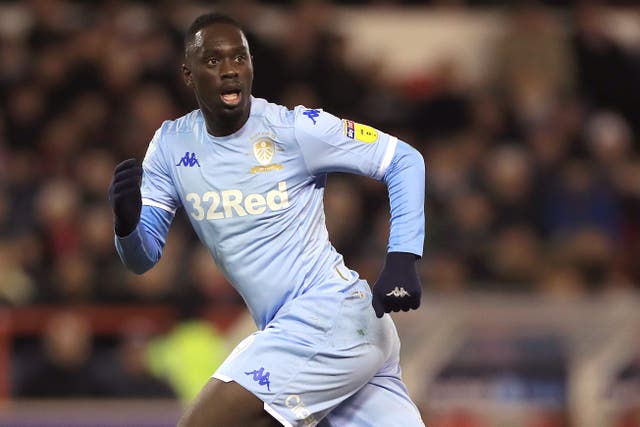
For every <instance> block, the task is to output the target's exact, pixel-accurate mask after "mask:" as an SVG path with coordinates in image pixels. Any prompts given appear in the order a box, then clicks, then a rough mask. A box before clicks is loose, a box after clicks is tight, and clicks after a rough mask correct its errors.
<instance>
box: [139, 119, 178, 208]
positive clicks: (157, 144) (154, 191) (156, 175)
mask: <svg viewBox="0 0 640 427" xmlns="http://www.w3.org/2000/svg"><path fill="white" fill-rule="evenodd" d="M162 129H163V128H162V127H161V128H160V129H158V130H157V131H156V133H155V134H154V135H153V138H152V139H151V142H150V143H149V148H147V153H146V154H145V157H144V161H143V162H142V185H141V188H140V191H141V193H142V204H143V205H145V206H154V207H157V208H160V209H163V210H165V211H167V212H170V213H171V214H172V215H173V214H175V212H176V210H177V209H178V208H179V207H180V198H179V197H178V194H177V192H176V187H175V185H174V183H173V178H172V177H171V174H170V173H169V169H168V167H167V163H166V161H165V158H164V156H163V150H162V146H161V140H162V136H163V135H162Z"/></svg>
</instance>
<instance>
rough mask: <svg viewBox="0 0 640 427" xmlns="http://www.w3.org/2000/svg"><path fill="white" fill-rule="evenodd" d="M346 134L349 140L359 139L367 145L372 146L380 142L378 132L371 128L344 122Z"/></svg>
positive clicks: (347, 121) (352, 122) (348, 121)
mask: <svg viewBox="0 0 640 427" xmlns="http://www.w3.org/2000/svg"><path fill="white" fill-rule="evenodd" d="M342 125H343V130H344V134H345V136H346V137H347V138H351V139H357V140H358V141H361V142H364V143H365V144H372V143H374V142H376V141H377V140H378V131H377V130H376V129H374V128H372V127H371V126H367V125H363V124H360V123H356V122H354V121H351V120H342Z"/></svg>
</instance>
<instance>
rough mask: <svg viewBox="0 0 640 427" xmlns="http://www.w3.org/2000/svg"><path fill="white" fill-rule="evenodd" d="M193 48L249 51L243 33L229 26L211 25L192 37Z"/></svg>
mask: <svg viewBox="0 0 640 427" xmlns="http://www.w3.org/2000/svg"><path fill="white" fill-rule="evenodd" d="M193 46H194V47H195V48H196V49H198V48H203V47H209V48H213V47H217V46H219V47H222V46H230V47H245V48H247V49H249V43H248V42H247V39H246V37H245V36H244V33H243V32H242V31H241V30H240V29H239V28H237V27H235V26H233V25H229V24H213V25H209V26H207V27H204V28H202V29H200V30H198V31H197V32H196V33H195V34H194V36H193Z"/></svg>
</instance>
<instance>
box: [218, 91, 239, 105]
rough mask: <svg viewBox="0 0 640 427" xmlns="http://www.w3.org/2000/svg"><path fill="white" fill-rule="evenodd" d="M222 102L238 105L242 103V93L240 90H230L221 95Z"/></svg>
mask: <svg viewBox="0 0 640 427" xmlns="http://www.w3.org/2000/svg"><path fill="white" fill-rule="evenodd" d="M220 99H222V102H223V103H225V104H226V105H229V106H236V105H238V104H240V101H241V99H242V93H241V92H240V91H239V90H230V91H226V92H224V93H222V94H221V95H220Z"/></svg>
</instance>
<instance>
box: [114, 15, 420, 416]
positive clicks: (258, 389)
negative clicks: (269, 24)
mask: <svg viewBox="0 0 640 427" xmlns="http://www.w3.org/2000/svg"><path fill="white" fill-rule="evenodd" d="M182 72H183V75H184V80H185V82H186V84H187V85H188V86H189V87H190V88H192V89H193V91H194V93H195V97H196V99H197V102H198V105H199V109H197V110H195V111H193V112H191V113H189V114H187V115H185V116H183V117H180V118H179V119H177V120H173V121H166V122H164V123H163V124H162V126H161V127H160V129H158V131H157V132H156V133H155V135H154V137H153V139H152V140H151V142H150V144H149V148H148V150H147V153H146V156H145V158H144V161H143V163H142V166H139V165H138V164H137V161H136V160H135V159H129V160H125V161H123V162H122V163H120V164H119V165H117V166H116V168H115V171H114V175H113V180H112V183H111V186H110V189H109V193H110V200H111V203H112V206H113V211H114V225H115V233H116V238H115V242H116V248H117V251H118V253H119V255H120V257H121V259H122V261H123V263H124V264H125V265H126V266H127V267H128V268H129V269H131V270H132V271H134V272H136V273H140V274H141V273H143V272H144V271H146V270H148V269H149V268H151V267H152V266H153V265H154V264H155V263H156V262H157V261H158V260H159V258H160V255H161V252H162V248H163V246H164V243H165V238H166V235H167V232H168V229H169V226H170V224H171V222H172V219H173V217H174V215H175V212H176V210H177V209H178V208H180V207H182V208H184V210H185V212H186V214H187V215H188V217H189V220H190V221H191V224H192V225H193V228H194V229H195V231H196V233H197V235H198V237H199V238H200V240H201V241H202V243H203V244H205V245H206V246H207V247H208V248H209V250H210V252H211V255H212V257H213V258H214V260H215V262H216V263H217V264H218V265H219V267H220V268H221V269H222V270H223V271H224V273H225V275H226V277H227V278H228V279H229V281H230V282H231V284H232V285H233V286H234V287H235V289H236V290H237V291H238V292H239V293H240V295H242V297H243V299H244V301H245V302H246V304H247V307H248V308H249V311H250V312H251V315H252V316H253V318H254V320H255V322H256V325H257V327H258V331H257V332H255V333H253V334H252V335H250V336H249V337H247V338H246V339H245V340H243V341H242V342H241V343H240V344H239V345H238V346H237V347H236V348H235V349H234V350H233V352H232V353H231V354H230V355H229V357H228V358H227V359H226V360H225V362H224V363H223V364H222V365H221V366H220V367H219V368H218V370H217V371H216V372H215V373H214V374H213V377H212V378H211V379H210V380H209V381H208V382H207V383H206V385H205V386H204V387H203V389H202V391H201V392H200V394H199V395H198V397H197V398H196V399H195V401H194V402H193V403H192V404H191V406H190V407H189V408H188V409H187V410H186V411H185V414H184V415H183V416H182V419H181V420H180V423H179V425H180V426H224V427H229V426H242V427H246V426H270V425H284V426H315V425H320V426H340V427H343V426H377V427H385V426H402V427H413V426H422V425H424V424H423V423H422V420H421V418H420V415H419V413H418V410H417V409H416V406H415V405H414V404H413V402H412V401H411V399H410V398H409V396H408V393H407V389H406V387H405V386H404V384H403V382H402V379H401V375H400V367H399V350H400V343H399V340H398V335H397V333H396V329H395V326H394V324H393V321H392V319H391V317H390V316H389V315H387V314H385V313H388V312H391V311H399V310H404V311H407V310H410V309H415V308H417V307H418V306H419V304H420V295H421V285H420V282H419V279H418V277H417V273H416V267H415V262H416V260H417V259H419V258H420V256H421V255H422V246H423V239H424V206H423V205H424V162H423V159H422V157H421V155H420V154H419V153H418V152H417V151H416V150H414V149H413V148H411V147H410V146H409V145H407V144H405V143H404V142H401V141H398V139H397V138H395V137H393V136H390V135H387V134H385V133H383V132H381V131H378V130H376V129H373V128H371V127H369V126H365V125H362V124H359V123H354V122H353V121H351V120H341V119H339V118H337V117H335V116H333V115H331V114H329V113H327V112H324V111H322V110H319V109H310V108H305V107H301V106H299V107H296V108H295V109H293V110H289V109H287V108H286V107H283V106H280V105H275V104H271V103H268V102H267V101H265V100H264V99H259V98H254V97H253V96H252V95H251V85H252V79H253V66H252V61H251V55H250V53H249V46H248V43H247V40H246V38H245V35H244V33H243V31H242V29H241V28H240V26H239V25H238V24H237V23H236V21H234V20H233V19H232V18H230V17H228V16H226V15H219V14H207V15H202V16H200V17H198V18H197V19H196V20H195V21H194V22H193V24H192V25H191V26H190V27H189V29H188V31H187V34H186V36H185V63H184V65H183V66H182ZM334 171H339V172H351V173H356V174H361V175H367V176H370V177H372V178H374V179H377V180H380V181H383V182H384V183H385V184H386V185H387V188H388V191H389V199H390V207H391V231H390V238H389V245H388V253H387V256H386V260H385V264H384V268H383V270H382V272H381V275H380V277H379V278H378V280H377V281H376V283H375V285H374V286H373V288H372V289H371V288H370V287H369V285H368V284H367V283H366V282H365V281H364V280H362V279H360V278H359V277H358V274H357V273H356V272H354V271H352V270H350V269H349V268H347V267H346V266H345V264H344V262H343V258H342V256H341V255H340V254H338V253H337V252H336V250H335V249H334V248H333V247H332V246H331V243H330V242H329V239H328V235H327V230H326V227H325V220H324V212H323V206H322V197H323V190H324V186H325V181H326V175H327V173H329V172H334ZM185 369H189V367H188V366H185Z"/></svg>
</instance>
